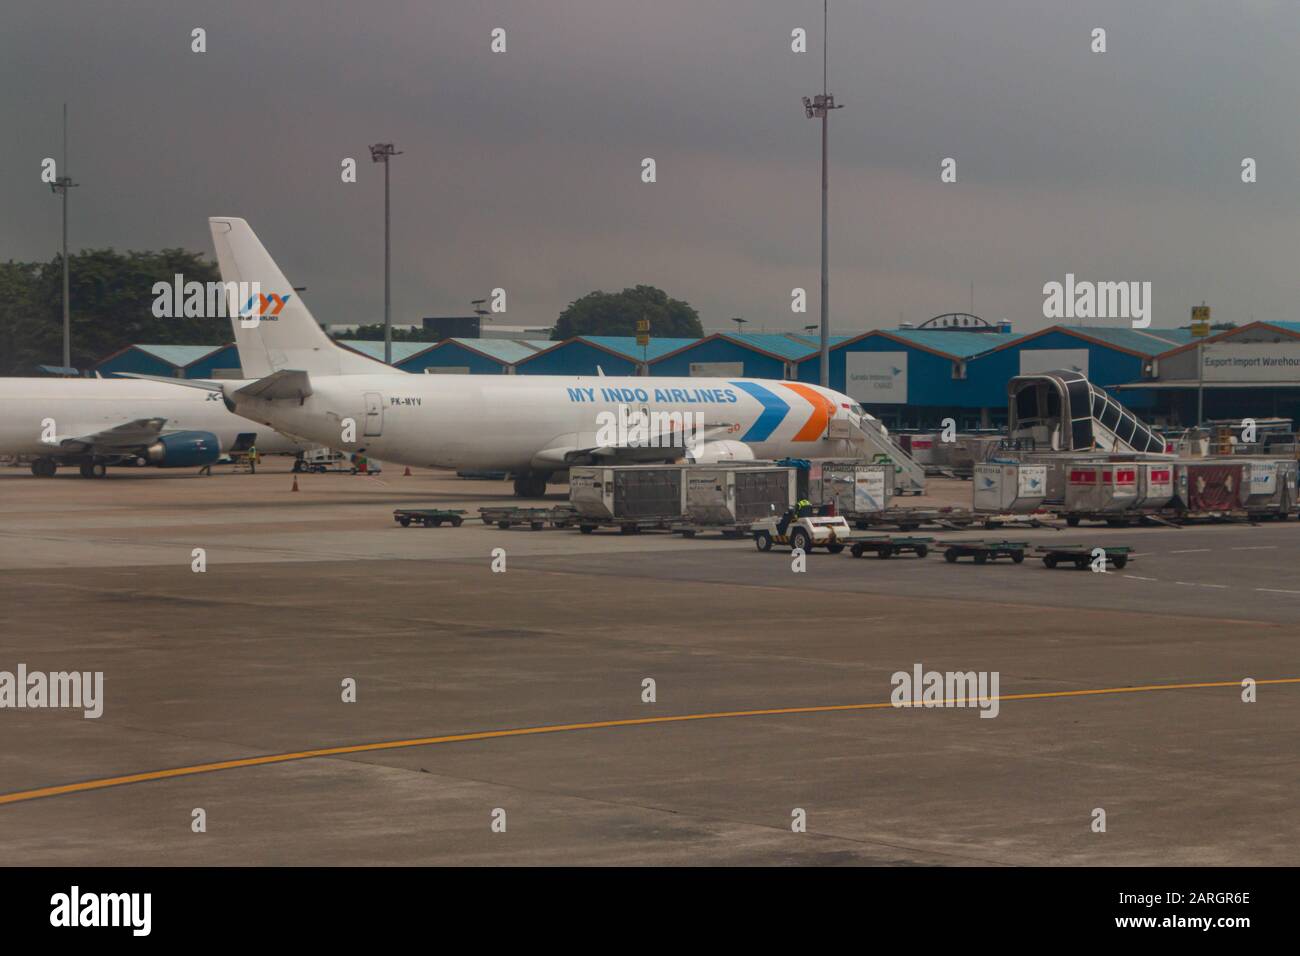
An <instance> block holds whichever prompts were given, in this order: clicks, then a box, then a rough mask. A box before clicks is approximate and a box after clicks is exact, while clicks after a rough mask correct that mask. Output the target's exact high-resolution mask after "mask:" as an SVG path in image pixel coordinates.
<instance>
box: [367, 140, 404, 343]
mask: <svg viewBox="0 0 1300 956" xmlns="http://www.w3.org/2000/svg"><path fill="white" fill-rule="evenodd" d="M401 155H402V151H401V150H399V149H397V148H395V147H394V146H393V144H392V143H375V144H374V145H373V146H371V147H370V158H371V160H373V161H374V162H376V163H383V164H384V361H385V362H386V363H388V364H389V365H392V364H393V316H392V312H391V302H392V260H391V257H390V254H389V253H390V245H389V232H390V226H391V223H392V217H391V215H390V213H389V205H388V159H389V157H390V156H401Z"/></svg>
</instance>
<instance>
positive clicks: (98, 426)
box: [0, 378, 305, 478]
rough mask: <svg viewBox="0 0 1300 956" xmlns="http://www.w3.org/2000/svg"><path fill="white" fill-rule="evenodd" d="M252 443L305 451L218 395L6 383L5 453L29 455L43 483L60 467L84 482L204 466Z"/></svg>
mask: <svg viewBox="0 0 1300 956" xmlns="http://www.w3.org/2000/svg"><path fill="white" fill-rule="evenodd" d="M245 384H246V383H245ZM254 444H256V446H257V450H258V452H259V453H263V454H281V453H286V452H292V451H295V450H298V449H300V448H302V447H305V446H303V445H300V444H299V443H297V442H295V441H293V440H292V439H288V438H285V437H284V436H283V435H278V434H276V433H275V432H274V431H272V430H271V429H270V428H265V427H262V428H259V427H258V426H257V424H255V423H254V422H250V421H247V420H245V419H242V418H240V417H239V416H238V415H234V414H232V413H231V412H230V411H229V410H227V408H226V406H225V404H224V403H223V402H221V401H220V396H219V395H215V394H213V393H212V392H206V393H205V392H199V391H193V390H186V391H183V390H181V389H178V388H174V387H172V386H170V385H166V384H163V383H162V382H151V381H150V382H142V381H136V380H132V379H126V378H0V454H3V455H20V456H23V457H29V458H31V459H32V466H31V467H32V474H34V475H36V476H37V477H38V478H52V477H54V474H55V472H57V471H58V470H59V467H60V466H61V465H75V466H78V467H79V468H80V470H81V476H82V477H83V478H102V477H103V476H104V475H105V473H106V472H107V470H108V467H109V466H110V465H118V464H137V463H143V464H146V465H152V466H155V467H158V468H198V467H202V466H203V465H210V464H212V463H213V462H215V461H217V460H218V459H219V458H220V457H221V456H222V455H223V454H224V453H226V452H230V451H232V450H243V449H246V448H248V447H249V446H251V445H254Z"/></svg>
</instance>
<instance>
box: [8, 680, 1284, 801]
mask: <svg viewBox="0 0 1300 956" xmlns="http://www.w3.org/2000/svg"><path fill="white" fill-rule="evenodd" d="M1255 683H1256V684H1258V685H1264V684H1300V677H1281V678H1275V679H1272V680H1257V681H1255ZM1240 686H1241V681H1239V680H1229V681H1213V682H1207V683H1199V684H1144V685H1141V686H1138V687H1099V688H1093V689H1090V690H1053V691H1040V692H1037V693H1032V694H1002V695H1000V696H995V697H992V698H989V700H997V701H1011V700H1043V699H1046V698H1049V697H1089V696H1097V695H1101V694H1136V693H1141V692H1143V691H1156V690H1194V689H1198V688H1206V687H1240ZM945 703H947V702H946V701H945ZM931 706H932V707H933V706H938V705H937V704H932V705H931ZM894 709H897V710H911V709H913V708H912V707H910V706H904V707H896V706H895V705H894V704H893V703H892V702H885V703H877V704H824V705H821V706H816V707H773V708H769V709H767V710H725V711H719V712H716V713H706V714H675V715H671V716H666V717H634V718H628V719H625V720H597V721H591V722H589V723H581V724H549V725H546V726H542V727H519V728H515V729H512V730H481V731H477V732H475V733H468V734H447V735H445V736H442V737H412V738H409V739H407V740H385V741H379V742H376V743H367V744H349V745H347V746H344V747H322V748H320V749H317V750H298V751H294V752H293V753H283V754H267V755H265V756H261V757H241V758H239V759H237V760H219V761H216V762H214V763H200V764H192V765H190V766H188V767H172V768H170V769H167V770H150V771H146V772H144V773H131V774H125V775H122V776H117V777H102V778H100V779H98V780H83V781H81V782H80V783H65V784H60V785H58V786H54V787H39V788H37V789H35V790H19V791H16V792H14V793H5V794H0V805H4V804H10V803H23V802H25V801H27V800H39V799H41V798H43V797H59V796H65V795H67V794H70V793H85V792H86V791H88V790H103V789H104V788H106V787H120V786H125V785H126V784H131V783H150V782H152V781H155V780H170V779H172V778H174V777H190V776H194V775H195V774H201V773H215V772H216V771H218V770H239V769H241V768H244V767H263V766H266V765H268V764H277V763H288V762H290V761H293V760H310V759H312V758H314V757H342V756H346V755H348V754H361V753H371V752H373V751H377V750H398V749H401V748H404V747H428V746H432V745H433V744H456V743H465V742H467V741H471V740H497V739H499V738H502V737H527V736H530V735H533V734H558V733H565V732H567V731H573V730H602V729H605V728H607V727H640V726H646V725H649V724H672V723H681V722H684V721H689V720H721V719H724V718H728V717H777V716H782V715H789V714H828V713H833V712H835V711H849V710H894Z"/></svg>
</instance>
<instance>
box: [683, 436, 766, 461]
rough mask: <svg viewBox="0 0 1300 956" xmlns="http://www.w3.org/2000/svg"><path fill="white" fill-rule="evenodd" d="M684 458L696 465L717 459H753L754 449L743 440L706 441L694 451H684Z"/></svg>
mask: <svg viewBox="0 0 1300 956" xmlns="http://www.w3.org/2000/svg"><path fill="white" fill-rule="evenodd" d="M686 460H687V461H689V462H693V463H695V464H697V465H707V464H712V463H714V462H718V461H753V460H754V449H752V448H750V447H749V446H748V445H746V444H745V443H744V442H743V441H729V440H725V439H724V440H722V441H706V442H704V443H703V444H702V445H701V446H700V447H699V448H698V449H696V450H695V451H694V452H689V451H688V452H687V453H686Z"/></svg>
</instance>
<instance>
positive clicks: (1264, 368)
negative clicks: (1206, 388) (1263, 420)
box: [1200, 341, 1300, 385]
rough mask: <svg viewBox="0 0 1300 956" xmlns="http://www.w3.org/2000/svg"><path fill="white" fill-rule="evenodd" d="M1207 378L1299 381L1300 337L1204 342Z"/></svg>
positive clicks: (1204, 375)
mask: <svg viewBox="0 0 1300 956" xmlns="http://www.w3.org/2000/svg"><path fill="white" fill-rule="evenodd" d="M1200 351H1201V378H1202V379H1203V380H1204V381H1206V382H1286V381H1291V382H1295V383H1296V384H1297V385H1300V341H1298V342H1239V343H1236V344H1231V343H1226V342H1225V343H1207V344H1205V345H1202V346H1201V349H1200Z"/></svg>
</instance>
